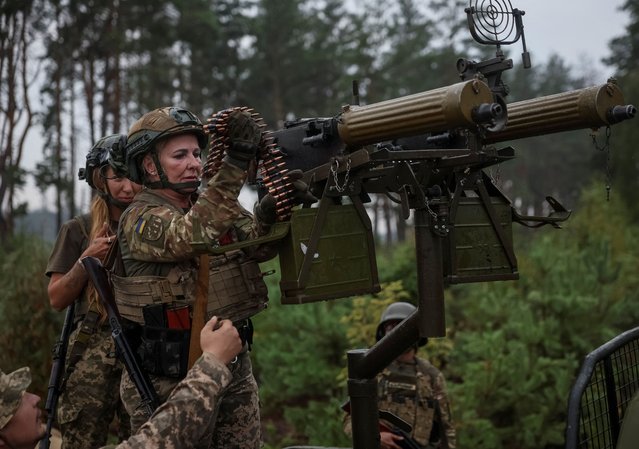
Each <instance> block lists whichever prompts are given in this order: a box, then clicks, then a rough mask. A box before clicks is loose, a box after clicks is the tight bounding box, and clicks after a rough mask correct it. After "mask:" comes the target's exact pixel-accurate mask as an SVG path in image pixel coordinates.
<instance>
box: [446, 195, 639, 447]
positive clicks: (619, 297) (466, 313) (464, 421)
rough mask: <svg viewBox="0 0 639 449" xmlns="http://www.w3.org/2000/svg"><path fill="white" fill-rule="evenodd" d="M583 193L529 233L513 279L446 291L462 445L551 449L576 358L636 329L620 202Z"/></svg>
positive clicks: (629, 233) (559, 434)
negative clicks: (562, 214) (567, 212)
mask: <svg viewBox="0 0 639 449" xmlns="http://www.w3.org/2000/svg"><path fill="white" fill-rule="evenodd" d="M601 196H602V194H601V190H600V185H598V184H597V183H595V185H594V186H593V187H591V188H589V189H588V190H586V191H585V192H584V194H583V196H582V202H581V204H580V206H579V208H578V211H577V213H576V214H575V216H574V217H573V218H572V219H571V220H570V221H569V222H568V224H567V225H566V228H567V229H565V230H563V231H553V230H549V231H547V232H545V233H544V234H540V235H538V236H537V237H536V239H535V242H534V245H531V250H530V251H529V252H528V253H527V254H525V257H522V256H521V255H520V264H519V266H520V273H521V279H520V280H519V281H517V282H507V283H490V284H479V285H467V286H463V287H457V288H455V289H454V296H455V301H453V302H452V303H451V304H450V306H451V307H450V308H451V314H452V316H453V321H454V323H455V334H454V338H455V349H454V351H453V352H452V353H451V361H450V366H449V368H450V373H451V378H453V379H455V382H453V383H450V384H449V387H450V389H451V397H452V398H453V406H454V413H455V417H456V419H457V425H458V428H459V432H460V439H459V442H460V446H461V447H477V448H509V447H518V448H539V447H546V448H554V447H561V446H562V444H563V431H564V426H565V408H566V400H567V397H568V392H569V389H570V386H571V384H572V380H573V378H574V375H575V373H576V370H577V368H578V367H579V365H580V361H581V360H582V358H583V357H584V356H585V355H586V354H587V353H588V352H590V351H591V350H593V349H595V348H596V347H598V346H599V345H601V344H603V343H604V342H606V341H607V340H609V339H610V338H612V337H613V336H614V335H616V334H618V333H620V332H621V331H623V330H626V329H628V328H629V327H632V326H634V325H636V323H637V319H638V318H639V311H637V310H636V307H634V304H635V301H636V299H637V293H636V291H637V287H638V286H639V285H638V276H637V274H636V266H637V263H638V262H639V260H637V259H638V256H637V255H638V254H639V251H638V250H639V246H638V245H639V240H638V239H637V237H636V235H637V229H636V228H633V227H632V226H631V225H630V224H629V223H628V221H627V218H626V213H625V211H624V208H623V206H622V204H621V201H620V200H618V199H617V200H613V201H611V202H609V203H606V202H604V201H602V199H601Z"/></svg>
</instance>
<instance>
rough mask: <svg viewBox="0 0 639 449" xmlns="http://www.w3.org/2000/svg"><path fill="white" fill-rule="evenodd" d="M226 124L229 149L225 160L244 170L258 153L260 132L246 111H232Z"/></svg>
mask: <svg viewBox="0 0 639 449" xmlns="http://www.w3.org/2000/svg"><path fill="white" fill-rule="evenodd" d="M227 123H228V138H229V148H228V150H227V151H226V157H225V160H226V161H227V162H228V163H230V164H233V165H235V166H236V167H239V168H241V169H242V170H246V169H247V168H248V166H249V163H250V161H251V160H252V159H254V158H255V156H256V155H257V153H258V151H259V145H260V141H261V139H262V130H261V128H260V126H259V125H258V123H257V122H256V121H255V120H254V119H253V117H251V114H250V113H249V112H247V111H240V110H235V111H233V112H232V113H231V114H230V115H229V117H228V119H227Z"/></svg>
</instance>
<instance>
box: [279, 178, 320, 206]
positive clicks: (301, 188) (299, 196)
mask: <svg viewBox="0 0 639 449" xmlns="http://www.w3.org/2000/svg"><path fill="white" fill-rule="evenodd" d="M303 177H304V174H303V173H302V170H291V171H290V172H288V173H287V174H286V176H285V178H288V179H289V180H290V181H291V183H292V184H293V188H294V189H295V190H293V191H292V192H291V197H292V198H293V202H294V203H295V204H304V205H309V204H312V203H314V202H316V201H317V198H316V197H315V195H313V194H312V193H311V191H310V190H309V189H308V184H306V183H305V182H304V181H302V178H303Z"/></svg>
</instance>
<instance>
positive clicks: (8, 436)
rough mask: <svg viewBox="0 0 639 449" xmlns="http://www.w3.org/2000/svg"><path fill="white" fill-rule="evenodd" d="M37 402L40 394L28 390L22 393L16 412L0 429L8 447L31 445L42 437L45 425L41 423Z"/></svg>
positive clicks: (0, 435)
mask: <svg viewBox="0 0 639 449" xmlns="http://www.w3.org/2000/svg"><path fill="white" fill-rule="evenodd" d="M39 402H40V396H38V395H35V394H32V393H29V392H26V393H24V395H23V396H22V401H21V402H20V406H19V407H18V410H17V411H16V414H15V415H13V417H12V418H11V421H9V423H8V424H7V425H6V426H4V428H3V429H2V431H0V437H1V438H2V440H3V442H4V443H6V444H7V445H8V446H9V447H14V448H20V447H33V445H34V444H36V443H37V442H38V441H39V440H40V439H42V437H43V436H44V434H45V426H44V424H43V423H42V412H41V411H40V408H39V407H38V403H39ZM0 446H2V444H0Z"/></svg>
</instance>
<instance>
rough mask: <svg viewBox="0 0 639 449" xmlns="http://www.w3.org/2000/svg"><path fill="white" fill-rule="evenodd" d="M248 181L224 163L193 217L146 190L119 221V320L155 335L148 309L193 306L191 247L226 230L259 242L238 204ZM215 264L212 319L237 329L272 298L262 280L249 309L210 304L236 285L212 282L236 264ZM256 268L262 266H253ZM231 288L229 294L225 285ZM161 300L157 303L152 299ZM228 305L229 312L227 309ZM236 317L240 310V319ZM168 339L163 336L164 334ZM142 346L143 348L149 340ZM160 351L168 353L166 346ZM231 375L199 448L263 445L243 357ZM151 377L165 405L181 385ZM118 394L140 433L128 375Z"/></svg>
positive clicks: (173, 379)
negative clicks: (159, 305)
mask: <svg viewBox="0 0 639 449" xmlns="http://www.w3.org/2000/svg"><path fill="white" fill-rule="evenodd" d="M245 177H246V173H245V172H244V170H241V169H239V168H237V167H235V166H232V165H228V164H226V163H225V165H224V166H223V169H221V170H220V171H219V172H218V173H217V174H216V175H215V176H214V177H213V178H212V179H211V180H210V181H209V183H208V186H207V187H206V188H205V189H204V190H203V191H202V192H201V194H200V195H199V197H198V199H197V201H196V202H195V203H194V204H193V206H192V207H191V209H190V210H189V211H188V212H186V213H185V212H184V211H183V210H181V209H178V208H176V207H175V206H173V205H172V204H171V203H170V202H169V201H168V200H167V199H165V198H164V197H162V196H161V195H159V194H157V193H155V192H154V191H153V189H145V190H143V191H142V192H140V193H139V194H138V195H137V196H136V197H135V199H134V202H133V203H132V204H131V206H130V207H129V208H128V209H127V210H126V211H125V213H124V214H123V215H122V217H121V219H120V226H119V229H118V241H119V244H120V249H121V253H122V261H123V263H124V267H125V271H126V277H123V278H120V277H115V278H113V284H114V292H115V296H116V301H117V302H118V308H119V310H120V313H121V314H122V316H123V317H124V318H125V319H128V320H129V321H130V322H133V323H136V325H137V326H138V327H139V326H141V329H142V330H141V331H142V332H143V333H144V332H147V330H149V329H152V326H150V325H149V323H148V322H147V320H146V317H144V316H143V310H144V308H145V306H148V305H151V304H152V303H156V302H160V303H163V304H166V305H167V306H170V307H173V306H177V305H179V304H182V305H184V304H190V303H192V301H193V300H194V288H195V287H194V285H195V277H196V273H197V262H198V259H197V257H196V254H195V253H194V252H193V249H192V246H191V243H192V242H193V241H194V240H195V239H197V240H202V241H204V242H205V243H207V244H215V243H217V242H218V239H219V238H220V236H222V235H229V234H227V233H228V232H229V231H230V235H232V239H233V240H238V239H239V240H243V239H245V238H250V237H252V236H254V235H256V232H257V230H256V229H255V225H254V222H253V220H252V217H251V216H250V214H248V213H247V212H246V211H243V210H242V208H241V207H240V205H239V203H238V202H237V196H238V195H239V192H240V190H241V188H242V185H243V184H244V180H245ZM211 259H212V260H211V265H210V279H209V300H208V306H207V312H208V316H212V315H217V316H218V317H220V318H223V319H231V320H233V321H234V322H235V321H237V320H241V319H246V318H247V317H249V316H251V315H252V314H255V313H256V312H257V311H259V310H261V309H263V308H264V307H265V306H266V303H265V301H266V300H267V299H268V296H267V291H266V286H265V285H264V284H263V280H262V279H261V275H260V276H259V281H260V282H261V284H262V285H263V287H264V289H263V291H261V292H258V294H257V297H258V298H259V300H258V301H256V302H254V303H252V304H251V306H250V307H248V308H244V304H243V303H250V301H249V299H250V298H242V299H243V301H242V302H234V301H235V299H234V300H233V301H230V302H229V304H221V303H222V302H224V301H225V300H226V299H227V298H226V296H225V295H220V296H219V297H217V298H211V292H212V291H215V289H216V288H220V286H219V285H216V284H217V283H220V284H224V283H225V282H227V283H231V284H232V283H233V282H234V281H235V280H228V279H224V278H223V277H222V278H218V280H219V282H217V281H216V282H211V279H212V277H213V276H220V269H224V267H225V265H228V264H231V262H232V261H231V260H230V258H229V256H227V255H224V256H220V257H218V258H215V257H212V258H211ZM252 263H253V264H254V265H255V266H257V263H256V262H255V261H253V262H252ZM257 274H258V275H259V273H257ZM227 288H230V287H229V286H228V285H227ZM136 292H137V294H136ZM158 292H163V293H158ZM156 294H158V295H159V296H154V299H152V300H151V299H149V298H151V296H152V295H156ZM213 299H215V300H213ZM224 305H226V306H229V307H226V308H224V307H222V306H224ZM237 310H241V313H238V311H237ZM166 334H167V333H166V331H164V333H163V335H164V336H166ZM129 337H130V338H131V332H129ZM131 340H132V341H133V342H134V346H138V353H140V342H139V340H138V341H137V343H135V342H136V337H135V336H133V337H132V338H131ZM142 341H143V344H146V343H144V339H142ZM181 341H183V342H184V341H185V340H184V339H182V340H181ZM186 343H188V339H187V340H186ZM145 347H148V346H145ZM155 347H157V346H155ZM163 348H168V345H167V346H163ZM180 348H181V349H180V351H181V354H178V355H176V356H177V358H179V359H180V360H181V361H182V362H183V361H184V360H185V359H186V358H187V357H188V347H186V346H184V345H182V346H180ZM163 350H164V349H163ZM147 357H148V356H147ZM142 358H143V361H142V364H143V366H145V365H146V366H149V363H148V362H152V361H149V360H148V358H147V359H146V360H144V358H145V357H142ZM151 364H152V363H151ZM158 364H159V365H160V364H161V363H158ZM230 369H231V372H232V375H233V378H232V380H231V383H230V385H229V386H228V387H227V389H225V390H224V393H223V395H222V397H221V398H220V402H219V404H218V408H217V410H216V411H215V415H214V416H215V419H213V420H211V421H210V422H206V423H204V422H203V425H207V426H208V429H207V431H206V432H202V433H204V434H205V435H204V437H203V439H202V440H201V442H200V443H199V444H198V445H197V447H202V448H207V447H217V448H258V447H260V446H261V435H260V420H259V402H258V393H257V383H256V382H255V378H254V377H253V372H252V367H251V361H250V358H249V356H248V354H247V353H246V351H244V352H243V353H242V354H240V355H239V356H238V358H237V361H235V362H234V363H232V364H231V368H230ZM180 371H182V370H180ZM149 374H150V377H151V380H152V382H153V384H154V386H155V389H156V391H157V392H158V396H159V398H160V400H161V401H164V400H166V398H167V397H168V395H169V393H170V392H171V390H172V389H173V388H174V386H175V385H176V384H177V383H178V381H179V379H180V375H179V374H178V373H177V372H176V373H175V374H176V375H172V376H168V375H166V373H164V374H159V373H157V372H156V373H153V370H150V372H149ZM121 395H122V397H123V398H124V402H125V405H126V407H127V410H128V411H129V413H130V414H131V426H132V429H133V431H135V430H136V429H137V428H138V427H139V426H140V425H141V424H142V423H143V422H144V420H145V419H146V417H145V416H144V414H143V412H142V410H140V408H139V400H140V397H139V395H138V394H137V391H136V390H135V387H134V386H133V384H132V382H131V381H130V379H128V376H123V377H122V384H121Z"/></svg>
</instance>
